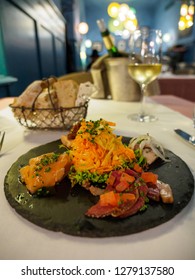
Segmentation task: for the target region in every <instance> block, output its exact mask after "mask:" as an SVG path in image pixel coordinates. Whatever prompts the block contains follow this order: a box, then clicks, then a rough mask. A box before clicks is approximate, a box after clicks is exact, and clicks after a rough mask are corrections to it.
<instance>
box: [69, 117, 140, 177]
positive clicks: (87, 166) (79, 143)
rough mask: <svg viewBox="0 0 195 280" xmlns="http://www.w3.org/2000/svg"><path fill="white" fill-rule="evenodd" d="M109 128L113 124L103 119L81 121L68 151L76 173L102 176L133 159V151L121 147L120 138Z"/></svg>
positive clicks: (113, 124)
mask: <svg viewBox="0 0 195 280" xmlns="http://www.w3.org/2000/svg"><path fill="white" fill-rule="evenodd" d="M111 126H115V123H112V122H108V121H105V120H103V119H100V120H98V121H86V120H82V122H81V127H80V128H79V130H78V132H77V135H76V138H75V139H74V140H73V142H72V145H71V151H70V156H71V157H72V162H73V165H74V167H75V170H76V171H89V172H97V173H98V174H103V173H105V172H109V171H111V170H113V169H115V168H117V167H120V166H122V164H124V163H125V162H132V160H133V159H135V154H134V151H133V150H132V149H130V148H129V147H127V146H124V145H123V143H122V136H119V137H118V136H116V135H115V134H114V133H113V132H112V131H113V128H111Z"/></svg>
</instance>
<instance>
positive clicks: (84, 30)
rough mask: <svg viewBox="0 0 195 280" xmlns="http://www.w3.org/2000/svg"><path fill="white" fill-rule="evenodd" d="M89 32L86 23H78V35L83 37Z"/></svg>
mask: <svg viewBox="0 0 195 280" xmlns="http://www.w3.org/2000/svg"><path fill="white" fill-rule="evenodd" d="M88 30H89V26H88V24H87V23H86V22H80V23H79V25H78V31H79V33H80V34H82V35H85V34H86V33H87V32H88Z"/></svg>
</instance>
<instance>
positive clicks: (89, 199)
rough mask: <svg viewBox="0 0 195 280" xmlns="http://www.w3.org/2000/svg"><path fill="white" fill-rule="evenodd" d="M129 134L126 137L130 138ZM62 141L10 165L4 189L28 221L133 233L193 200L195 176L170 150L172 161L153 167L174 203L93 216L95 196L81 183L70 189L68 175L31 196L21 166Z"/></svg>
mask: <svg viewBox="0 0 195 280" xmlns="http://www.w3.org/2000/svg"><path fill="white" fill-rule="evenodd" d="M128 140H129V138H126V139H125V141H128ZM59 145H60V141H54V142H51V143H48V144H45V145H42V146H39V147H36V148H34V149H32V150H30V151H29V152H28V153H26V154H24V155H22V156H21V157H20V158H19V159H18V160H17V161H16V162H15V163H14V164H13V165H12V166H11V168H10V170H9V171H8V173H7V175H6V177H5V184H4V190H5V195H6V198H7V200H8V202H9V203H10V205H11V206H12V207H13V208H14V209H15V210H16V212H18V213H19V214H20V215H21V216H22V217H24V218H25V219H27V220H28V221H30V222H32V223H34V224H36V225H38V226H40V227H43V228H45V229H48V230H52V231H61V232H63V233H66V234H70V235H74V236H85V237H110V236H122V235H128V234H133V233H137V232H141V231H144V230H147V229H149V228H153V227H155V226H158V225H160V224H162V223H165V222H166V221H168V220H170V219H172V218H173V217H174V216H175V215H177V214H178V213H179V212H180V211H181V210H182V209H183V208H184V207H185V206H186V205H187V204H188V203H189V201H190V199H191V197H192V195H193V192H194V178H193V176H192V174H191V172H190V170H189V168H188V166H187V165H186V164H185V162H184V161H182V160H181V159H180V158H179V157H178V156H176V155H175V154H173V153H172V152H170V151H168V150H167V151H166V155H167V156H168V157H169V158H170V160H171V162H168V163H162V162H161V161H156V162H155V164H154V165H153V166H152V168H151V170H152V171H154V172H155V173H156V174H158V175H159V179H160V180H162V181H164V182H167V183H169V184H170V185H171V187H172V190H173V194H174V204H173V205H166V204H163V203H155V202H152V203H151V204H150V205H149V207H148V209H147V210H146V211H144V212H139V213H137V214H136V215H134V216H131V217H128V218H125V219H122V220H121V219H116V218H112V217H107V218H104V219H92V218H88V217H86V216H85V215H84V213H85V212H86V210H87V209H88V208H89V207H91V206H92V205H93V204H94V203H95V202H96V199H97V198H95V197H94V196H92V195H91V194H90V193H89V192H87V191H86V190H85V189H84V188H82V187H80V186H78V187H75V188H73V189H71V190H70V182H69V180H68V179H65V180H63V181H62V182H61V184H60V185H59V186H57V187H56V194H55V195H54V196H50V197H45V198H38V197H33V196H31V195H30V194H29V193H28V192H27V190H26V187H25V186H24V185H23V184H22V183H20V181H19V179H18V178H19V168H20V167H21V166H23V165H26V164H27V163H28V161H29V159H30V158H32V157H35V156H38V155H41V154H44V153H47V152H52V151H54V152H62V150H61V149H59Z"/></svg>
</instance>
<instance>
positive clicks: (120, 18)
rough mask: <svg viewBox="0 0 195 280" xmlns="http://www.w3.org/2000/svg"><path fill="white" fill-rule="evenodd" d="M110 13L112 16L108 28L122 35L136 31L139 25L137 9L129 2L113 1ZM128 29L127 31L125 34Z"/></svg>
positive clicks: (109, 7) (109, 8)
mask: <svg viewBox="0 0 195 280" xmlns="http://www.w3.org/2000/svg"><path fill="white" fill-rule="evenodd" d="M107 10H108V15H109V16H110V17H111V18H110V20H109V22H108V28H109V30H110V31H111V32H113V33H115V35H120V36H122V37H126V36H127V37H128V36H129V32H132V31H134V30H135V29H136V28H137V26H138V21H137V18H136V10H135V9H134V8H132V7H129V6H128V5H127V4H125V3H123V4H119V3H116V2H112V3H111V4H110V5H109V6H108V9H107ZM124 30H126V32H128V34H127V33H124V34H123V31H124Z"/></svg>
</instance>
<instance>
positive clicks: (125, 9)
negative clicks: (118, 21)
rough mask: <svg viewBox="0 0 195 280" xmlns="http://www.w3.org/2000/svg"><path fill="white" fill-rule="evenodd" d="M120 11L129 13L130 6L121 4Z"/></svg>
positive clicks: (125, 13)
mask: <svg viewBox="0 0 195 280" xmlns="http://www.w3.org/2000/svg"><path fill="white" fill-rule="evenodd" d="M119 11H120V13H123V14H124V15H127V14H128V12H129V6H128V5H127V4H121V5H120V8H119Z"/></svg>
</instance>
